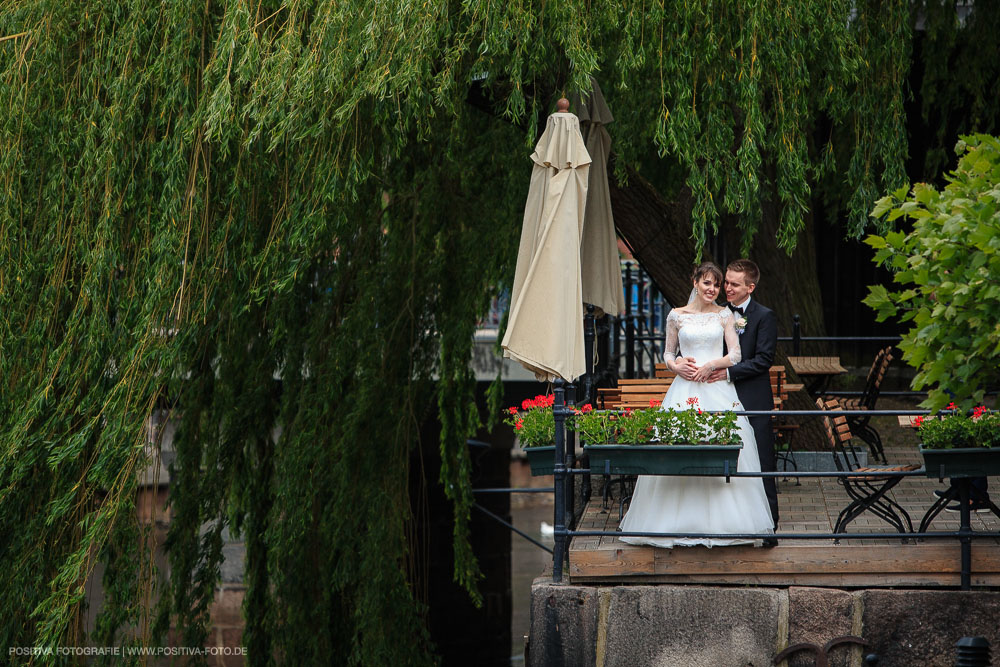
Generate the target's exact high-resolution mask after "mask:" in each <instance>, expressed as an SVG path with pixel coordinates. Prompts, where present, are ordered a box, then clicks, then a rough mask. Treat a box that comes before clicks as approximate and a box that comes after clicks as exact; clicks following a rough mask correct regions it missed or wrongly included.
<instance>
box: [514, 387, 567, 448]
mask: <svg viewBox="0 0 1000 667" xmlns="http://www.w3.org/2000/svg"><path fill="white" fill-rule="evenodd" d="M553 403H555V396H553V395H552V394H548V395H541V394H540V395H538V396H535V397H534V398H526V399H524V400H523V401H522V402H521V409H520V410H518V409H517V408H516V407H513V406H512V407H509V408H507V411H506V412H505V413H504V422H506V423H507V424H509V425H511V426H513V427H514V430H515V431H516V432H517V437H518V439H519V440H520V441H521V446H522V447H542V446H545V445H551V444H553V443H554V442H555V440H556V419H555V415H554V414H552V405H553Z"/></svg>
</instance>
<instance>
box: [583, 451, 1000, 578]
mask: <svg viewBox="0 0 1000 667" xmlns="http://www.w3.org/2000/svg"><path fill="white" fill-rule="evenodd" d="M907 456H911V457H914V458H915V460H914V462H919V459H918V458H916V457H918V456H919V454H916V453H915V452H912V451H910V452H904V451H896V452H892V453H891V454H890V460H893V461H898V462H900V463H902V462H908V461H903V460H901V459H905V458H906V457H907ZM800 481H801V484H799V485H797V484H796V483H795V481H794V480H791V479H789V480H785V479H779V481H778V489H779V496H778V498H779V507H780V510H779V511H780V516H781V521H780V523H779V528H778V531H779V535H778V536H779V538H780V534H781V533H782V532H785V533H807V532H826V533H829V532H832V531H833V526H834V524H835V523H836V518H837V514H838V512H839V511H840V510H841V508H843V507H844V506H845V505H846V504H847V503H848V498H847V495H846V494H845V493H844V491H843V488H842V487H841V486H840V485H839V484H838V483H837V482H836V480H834V479H832V478H809V479H804V478H803V479H801V480H800ZM946 484H947V482H945V485H946ZM945 485H942V484H941V483H939V481H938V480H936V479H927V478H908V479H905V480H903V481H902V482H901V483H900V484H899V485H898V486H897V487H896V488H895V489H894V490H893V492H892V494H893V498H894V499H895V500H896V502H898V503H899V504H900V505H902V506H903V507H904V508H905V509H906V510H907V512H908V513H909V514H910V517H911V518H912V520H913V523H914V526H915V527H916V526H917V525H919V523H920V519H921V517H923V515H924V513H925V512H926V511H927V509H928V508H929V507H930V505H931V504H932V502H933V500H934V496H933V491H934V490H935V489H943V488H945ZM995 493H996V492H995V491H994V496H995ZM617 527H618V505H617V503H616V502H614V503H612V504H610V505H609V506H608V507H607V508H604V507H602V502H601V498H600V496H599V495H598V496H595V497H594V498H593V499H592V500H591V502H590V503H589V504H588V505H587V507H586V508H585V511H584V514H583V517H582V519H581V521H580V525H579V526H578V528H579V529H580V530H606V531H614V530H616V529H617ZM958 528H959V515H958V514H957V513H948V512H942V513H941V514H939V515H938V516H937V518H936V519H935V520H934V522H933V523H932V524H931V527H930V530H931V531H957V530H958ZM972 528H973V529H974V530H981V531H993V532H996V531H1000V519H998V518H997V517H995V516H993V515H992V514H989V513H974V514H973V515H972ZM847 530H848V532H851V533H859V534H861V533H863V534H866V535H872V536H874V535H877V536H878V537H870V538H867V539H863V540H862V539H846V540H841V541H840V542H839V543H835V542H834V541H833V540H831V539H816V540H813V539H808V540H785V541H781V540H780V539H779V543H778V546H776V547H774V548H771V549H762V548H754V547H751V546H735V547H715V548H713V549H709V548H706V547H676V548H674V549H661V548H655V547H645V546H633V545H629V544H625V543H624V542H622V541H620V540H619V539H618V538H617V537H577V538H574V539H573V541H572V543H571V544H570V549H569V567H568V570H567V574H568V576H569V578H570V581H572V582H605V583H609V582H629V583H667V582H669V583H712V584H718V583H723V584H763V585H778V586H783V585H809V586H836V587H883V586H901V587H921V588H926V587H939V586H941V587H951V586H958V585H959V584H960V581H959V577H960V567H961V561H960V550H961V547H960V545H959V543H958V540H957V539H954V540H951V539H948V540H945V539H931V538H928V539H925V540H919V541H909V542H907V543H903V541H902V540H901V539H900V538H898V537H894V534H893V530H892V528H891V527H889V526H888V525H887V524H885V523H883V522H882V521H881V520H880V519H878V518H876V517H875V516H873V515H870V514H868V513H866V514H864V515H862V516H861V517H859V518H858V519H856V520H855V521H854V522H852V523H851V524H850V525H849V526H848V528H847ZM972 573H973V574H972V585H973V586H1000V541H998V540H996V539H992V538H977V539H975V540H974V541H973V542H972Z"/></svg>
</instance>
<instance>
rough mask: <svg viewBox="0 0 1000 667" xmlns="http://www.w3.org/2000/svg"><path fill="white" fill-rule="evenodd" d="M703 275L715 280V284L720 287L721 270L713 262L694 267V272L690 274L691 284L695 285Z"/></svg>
mask: <svg viewBox="0 0 1000 667" xmlns="http://www.w3.org/2000/svg"><path fill="white" fill-rule="evenodd" d="M705 274H709V275H711V276H712V278H714V279H715V284H716V285H718V286H719V287H722V269H720V268H719V265H718V264H716V263H715V262H702V263H701V264H699V265H698V266H696V267H695V269H694V272H693V273H692V274H691V282H692V283H696V282H698V281H700V280H701V279H702V278H703V277H704V276H705Z"/></svg>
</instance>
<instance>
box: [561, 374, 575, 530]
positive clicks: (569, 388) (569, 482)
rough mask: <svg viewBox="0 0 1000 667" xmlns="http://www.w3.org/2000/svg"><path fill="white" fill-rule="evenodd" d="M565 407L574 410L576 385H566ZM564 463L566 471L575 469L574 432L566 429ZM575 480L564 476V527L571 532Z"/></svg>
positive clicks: (572, 526) (573, 514)
mask: <svg viewBox="0 0 1000 667" xmlns="http://www.w3.org/2000/svg"><path fill="white" fill-rule="evenodd" d="M566 407H567V408H570V409H572V408H574V407H576V385H572V384H568V385H566ZM563 460H564V461H566V469H567V470H572V469H573V468H575V467H576V432H575V431H573V429H572V428H567V429H566V456H565V457H564V458H563ZM575 486H576V480H574V479H573V475H571V474H569V473H567V474H566V488H565V490H564V493H565V494H566V515H565V516H566V526H567V527H569V528H570V529H571V530H572V529H573V528H575V526H574V523H575V522H574V521H573V517H575V516H576V488H575Z"/></svg>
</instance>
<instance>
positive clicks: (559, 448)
mask: <svg viewBox="0 0 1000 667" xmlns="http://www.w3.org/2000/svg"><path fill="white" fill-rule="evenodd" d="M564 385H565V383H564V382H563V381H562V380H561V379H559V380H556V381H555V389H554V391H553V394H554V395H555V400H554V401H553V405H552V414H553V417H555V422H556V443H555V444H556V446H555V469H554V470H553V477H554V481H555V484H554V486H555V508H554V511H553V517H552V523H553V524H554V526H553V531H552V532H553V537H554V538H555V548H554V549H553V550H552V582H553V583H556V584H558V583H561V582H562V570H563V560H564V559H565V558H566V546H567V545H566V477H567V474H566V429H565V426H566V413H567V412H568V410H567V409H566V395H565V390H564V389H563V386H564Z"/></svg>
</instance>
